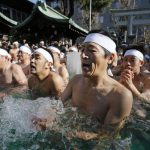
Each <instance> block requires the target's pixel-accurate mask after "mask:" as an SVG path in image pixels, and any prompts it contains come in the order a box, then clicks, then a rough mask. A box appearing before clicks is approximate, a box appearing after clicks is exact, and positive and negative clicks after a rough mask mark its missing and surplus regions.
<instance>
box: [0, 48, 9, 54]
mask: <svg viewBox="0 0 150 150" xmlns="http://www.w3.org/2000/svg"><path fill="white" fill-rule="evenodd" d="M0 55H2V56H8V52H7V51H6V50H4V49H2V48H0Z"/></svg>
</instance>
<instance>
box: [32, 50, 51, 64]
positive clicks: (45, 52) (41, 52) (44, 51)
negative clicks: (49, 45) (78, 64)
mask: <svg viewBox="0 0 150 150" xmlns="http://www.w3.org/2000/svg"><path fill="white" fill-rule="evenodd" d="M34 52H38V53H40V54H42V55H43V56H44V57H45V58H46V60H47V61H48V62H52V63H53V58H52V56H51V55H50V53H49V52H47V51H46V50H44V49H43V48H38V49H36V50H35V51H34Z"/></svg>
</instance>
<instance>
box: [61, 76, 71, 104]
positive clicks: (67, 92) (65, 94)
mask: <svg viewBox="0 0 150 150" xmlns="http://www.w3.org/2000/svg"><path fill="white" fill-rule="evenodd" d="M73 79H74V78H72V79H71V80H70V81H69V83H68V85H67V87H66V89H65V90H64V92H63V93H62V95H61V100H62V102H63V103H65V102H66V101H67V100H69V99H70V98H71V97H72V83H73Z"/></svg>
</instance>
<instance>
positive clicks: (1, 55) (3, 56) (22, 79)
mask: <svg viewBox="0 0 150 150" xmlns="http://www.w3.org/2000/svg"><path fill="white" fill-rule="evenodd" d="M10 85H23V86H24V85H25V86H26V85H27V79H26V76H25V74H24V73H23V70H22V68H21V67H20V66H19V65H17V64H12V63H11V62H10V61H9V54H8V52H7V51H6V50H4V49H0V87H1V89H3V90H4V89H5V88H6V87H7V88H9V87H10ZM6 91H7V89H5V90H4V93H5V92H6ZM7 92H8V91H7ZM18 92H19V91H18ZM1 95H4V94H2V91H1Z"/></svg>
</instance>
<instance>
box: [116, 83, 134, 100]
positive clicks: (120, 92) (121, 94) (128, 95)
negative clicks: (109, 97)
mask: <svg viewBox="0 0 150 150" xmlns="http://www.w3.org/2000/svg"><path fill="white" fill-rule="evenodd" d="M114 92H115V95H117V97H118V98H117V100H119V101H126V102H130V103H132V101H133V95H132V92H131V91H130V90H129V89H127V88H126V87H125V86H123V85H122V84H120V83H119V82H117V81H116V83H115V86H114Z"/></svg>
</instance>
